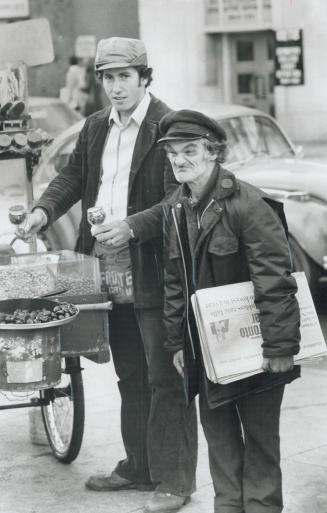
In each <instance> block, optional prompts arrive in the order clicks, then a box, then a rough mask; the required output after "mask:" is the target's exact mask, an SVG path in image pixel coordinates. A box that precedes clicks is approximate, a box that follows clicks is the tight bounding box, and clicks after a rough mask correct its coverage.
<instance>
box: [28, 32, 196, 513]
mask: <svg viewBox="0 0 327 513" xmlns="http://www.w3.org/2000/svg"><path fill="white" fill-rule="evenodd" d="M95 70H96V73H97V74H98V75H99V76H100V78H101V80H102V85H103V87H104V90H105V92H106V94H107V96H108V99H109V101H110V102H111V105H112V108H105V109H104V110H101V111H100V112H97V113H95V114H92V115H91V116H90V117H88V118H87V120H86V122H85V125H84V128H83V129H82V131H81V133H80V135H79V138H78V142H77V145H76V147H75V149H74V151H73V152H72V154H71V156H70V159H69V162H68V164H67V166H65V167H64V168H63V169H62V170H61V172H60V173H59V174H58V176H57V177H56V178H55V179H54V180H53V181H52V182H51V183H50V185H49V186H48V188H47V190H46V191H45V192H44V194H43V195H42V197H41V199H40V200H39V201H38V203H37V205H36V208H35V209H34V211H33V213H32V214H31V215H30V216H29V219H28V222H27V225H26V226H25V229H26V234H27V236H28V235H30V234H31V233H33V232H35V231H38V230H40V229H41V228H42V229H45V228H46V227H47V226H48V225H49V224H50V223H52V222H54V221H55V220H56V219H58V218H59V217H60V216H61V215H63V214H64V213H65V212H67V210H68V209H69V208H70V207H71V206H72V205H73V204H74V203H76V202H77V201H79V200H82V221H81V226H80V232H79V239H78V243H77V250H78V251H80V252H83V253H87V254H90V253H93V254H96V255H97V256H98V257H99V258H100V260H101V262H102V264H103V265H104V266H105V270H106V276H107V278H108V283H107V286H108V290H109V292H110V297H111V299H112V300H113V302H114V308H113V310H112V312H110V314H109V324H110V330H109V331H110V347H111V353H112V358H113V363H114V365H115V370H116V373H117V375H118V377H119V390H120V394H121V400H122V403H121V433H122V438H123V442H124V446H125V451H126V458H125V459H124V460H122V461H120V462H118V464H117V465H116V467H115V469H114V470H113V471H112V472H111V473H110V474H109V475H94V476H91V478H90V479H89V480H88V481H87V483H86V486H87V487H88V488H89V489H91V490H97V491H118V490H126V489H139V490H145V489H149V488H151V489H153V488H155V491H154V493H153V495H152V496H151V498H150V500H149V501H148V503H147V505H146V508H145V511H146V512H148V513H155V512H157V513H165V512H168V511H177V510H178V509H179V508H181V507H182V506H183V505H184V504H186V503H187V502H188V500H189V497H190V495H191V493H192V492H193V491H194V489H195V470H196V459H197V422H196V410H195V404H194V402H192V403H191V404H190V405H189V406H188V407H186V405H185V400H184V391H183V387H182V382H181V380H180V379H179V376H178V375H177V373H176V372H175V369H174V367H173V364H172V358H171V356H170V355H169V354H168V353H167V352H166V351H165V350H164V347H163V344H164V338H165V335H164V326H163V319H162V316H163V254H162V223H161V216H159V217H158V216H157V213H158V208H157V207H156V205H157V204H158V203H159V202H161V200H162V199H163V198H164V196H165V194H166V193H169V192H171V191H172V190H173V189H174V188H175V187H176V185H177V182H176V180H175V178H174V175H173V173H172V170H171V167H170V165H169V163H168V161H167V159H166V156H165V152H164V150H163V148H162V149H161V148H160V147H158V145H157V144H156V143H157V140H158V138H159V129H158V126H159V121H160V119H161V118H162V117H163V116H164V115H165V114H167V113H168V112H169V111H170V109H169V108H168V107H167V105H165V104H164V103H163V102H161V101H160V100H158V99H157V98H155V97H154V96H153V95H152V94H150V93H149V92H147V86H148V85H149V84H150V82H151V79H152V69H151V68H149V67H148V63H147V54H146V49H145V47H144V44H143V42H142V41H140V40H138V39H129V38H118V37H113V38H109V39H104V40H102V41H100V42H99V44H98V48H97V54H96V59H95ZM94 205H99V206H102V207H103V208H104V210H105V212H106V216H107V219H106V222H105V223H104V224H103V225H101V226H97V227H92V233H91V230H90V225H89V224H88V221H87V210H88V208H89V207H93V206H94ZM151 207H153V210H152V208H151ZM145 209H147V210H146V211H145V212H143V211H144V210H145ZM159 211H160V212H161V207H159ZM126 216H128V217H126ZM130 216H131V217H130ZM92 235H93V236H92ZM118 277H119V280H118ZM117 283H118V285H119V286H117ZM108 443H109V440H108Z"/></svg>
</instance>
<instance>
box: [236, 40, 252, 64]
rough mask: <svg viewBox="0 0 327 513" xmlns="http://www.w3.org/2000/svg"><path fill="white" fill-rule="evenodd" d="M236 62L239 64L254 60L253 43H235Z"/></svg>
mask: <svg viewBox="0 0 327 513" xmlns="http://www.w3.org/2000/svg"><path fill="white" fill-rule="evenodd" d="M236 60H237V61H239V62H242V61H253V60H254V45H253V41H236Z"/></svg>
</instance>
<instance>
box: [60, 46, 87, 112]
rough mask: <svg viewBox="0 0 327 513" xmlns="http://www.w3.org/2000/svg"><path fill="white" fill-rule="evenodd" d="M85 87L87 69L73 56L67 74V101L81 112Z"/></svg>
mask: <svg viewBox="0 0 327 513" xmlns="http://www.w3.org/2000/svg"><path fill="white" fill-rule="evenodd" d="M84 86H85V67H84V66H83V65H82V64H81V63H80V61H79V59H78V58H77V57H75V55H72V56H71V57H70V59H69V68H68V70H67V73H66V84H65V88H64V89H65V97H64V99H65V101H66V102H67V103H68V105H69V106H70V107H71V108H72V109H74V110H78V111H80V110H81V103H80V100H81V89H82V88H83V87H84Z"/></svg>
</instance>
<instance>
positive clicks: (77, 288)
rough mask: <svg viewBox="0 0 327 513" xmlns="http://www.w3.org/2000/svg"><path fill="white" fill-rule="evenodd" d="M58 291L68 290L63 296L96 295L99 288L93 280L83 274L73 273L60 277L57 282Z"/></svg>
mask: <svg viewBox="0 0 327 513" xmlns="http://www.w3.org/2000/svg"><path fill="white" fill-rule="evenodd" d="M56 287H57V288H58V289H61V288H63V289H67V292H65V293H64V294H61V295H66V296H80V295H83V294H96V293H97V292H99V288H98V287H97V285H96V282H95V280H94V279H92V278H86V277H84V276H83V275H82V274H81V273H78V272H71V273H70V274H69V275H66V274H65V275H60V274H59V275H58V277H57V281H56Z"/></svg>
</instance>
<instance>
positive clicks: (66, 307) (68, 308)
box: [0, 303, 77, 324]
mask: <svg viewBox="0 0 327 513" xmlns="http://www.w3.org/2000/svg"><path fill="white" fill-rule="evenodd" d="M76 312H77V308H76V306H75V305H73V304H71V303H58V305H56V306H55V307H54V308H53V310H52V311H51V310H48V309H47V308H42V309H39V310H32V311H29V310H27V309H24V310H23V309H21V308H17V309H16V310H15V311H14V312H13V313H11V314H8V313H4V312H0V324H41V323H45V322H52V321H58V320H60V319H66V318H68V317H72V316H73V315H75V314H76Z"/></svg>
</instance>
